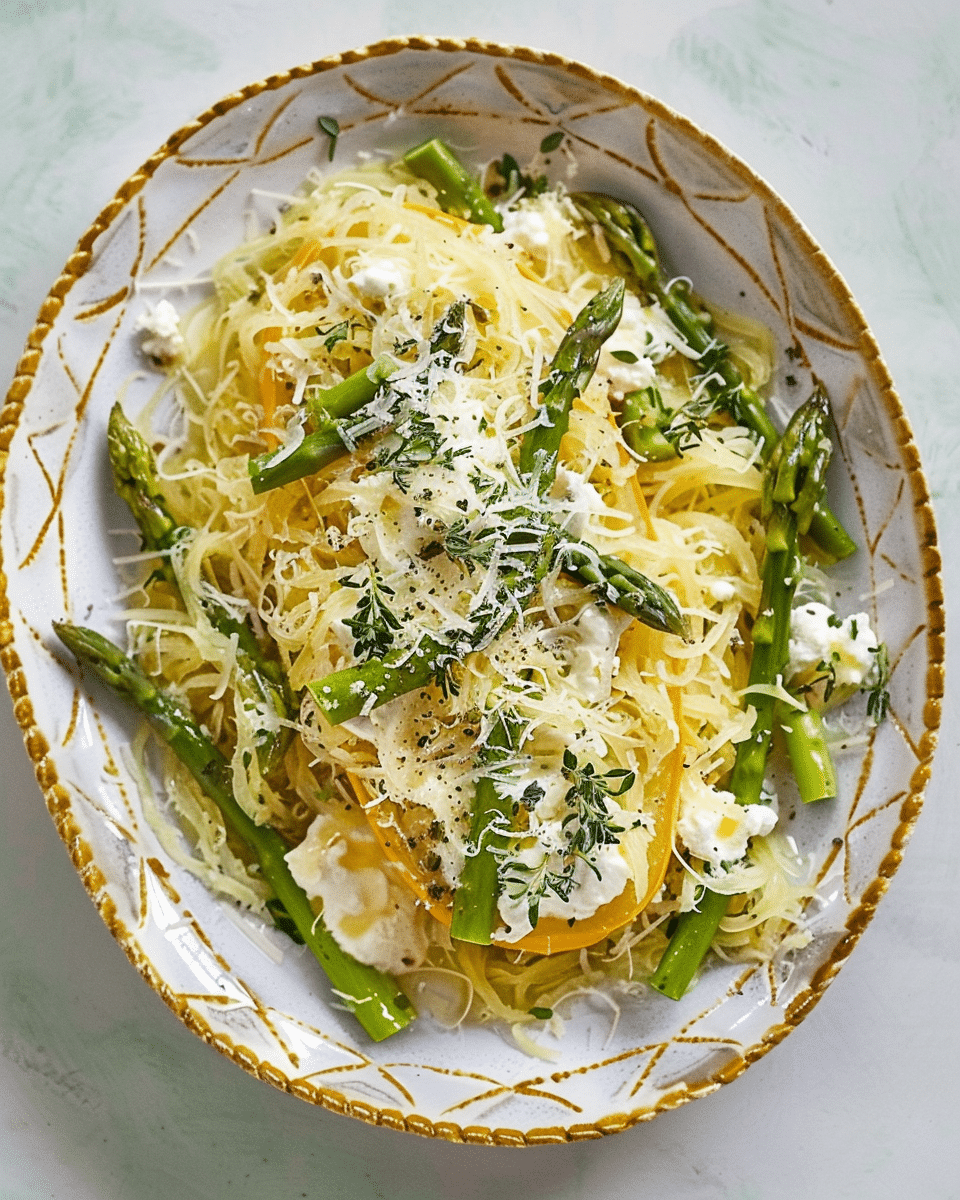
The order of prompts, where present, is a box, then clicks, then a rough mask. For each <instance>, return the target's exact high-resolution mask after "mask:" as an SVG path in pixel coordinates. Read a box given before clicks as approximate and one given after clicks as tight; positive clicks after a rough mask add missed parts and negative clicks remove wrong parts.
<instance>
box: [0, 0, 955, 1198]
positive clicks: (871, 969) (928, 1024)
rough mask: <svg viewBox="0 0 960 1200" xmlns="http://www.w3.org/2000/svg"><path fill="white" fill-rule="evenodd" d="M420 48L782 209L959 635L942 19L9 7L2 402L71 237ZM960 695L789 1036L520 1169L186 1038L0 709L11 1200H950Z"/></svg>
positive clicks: (527, 7) (533, 6)
mask: <svg viewBox="0 0 960 1200" xmlns="http://www.w3.org/2000/svg"><path fill="white" fill-rule="evenodd" d="M668 7H669V12H667V11H666V10H667V8H668ZM412 33H427V34H438V35H439V34H442V35H452V36H475V37H483V38H489V39H491V40H495V41H502V42H512V43H520V44H524V45H529V46H535V47H538V48H542V49H549V50H554V51H557V52H559V53H561V54H565V55H567V56H569V57H574V58H579V59H581V60H582V61H585V62H587V63H589V64H590V65H591V66H593V67H595V68H597V69H599V70H603V71H606V72H609V73H610V74H613V75H617V76H619V77H620V78H622V79H624V80H625V81H626V82H628V83H630V84H633V85H634V86H637V87H640V88H642V89H644V90H646V91H648V92H651V93H653V94H654V95H656V96H657V97H659V98H660V99H661V100H664V101H665V102H667V103H668V104H670V105H672V106H673V107H674V108H676V109H678V110H679V111H680V112H682V113H684V114H685V115H686V116H689V117H690V118H692V119H693V120H694V121H695V122H697V123H698V124H700V125H701V126H702V127H703V128H705V129H707V130H708V131H709V132H711V133H713V134H714V135H715V136H717V137H719V138H720V140H721V141H723V142H725V143H726V144H727V145H728V146H729V147H730V149H731V150H733V151H734V152H735V153H736V154H738V155H739V156H740V157H742V158H744V159H746V160H747V162H749V163H750V164H751V165H752V166H753V167H754V168H755V169H756V170H757V171H759V173H760V174H761V175H763V176H765V178H766V179H767V180H768V181H769V182H770V183H771V184H772V185H773V186H774V187H775V188H776V189H777V190H778V191H779V192H780V194H781V195H782V196H783V197H784V199H785V200H786V201H787V202H788V203H789V204H790V205H791V206H792V207H793V208H794V210H795V211H796V212H797V213H798V214H799V215H800V217H801V219H802V220H803V221H804V222H805V223H806V225H807V226H808V227H809V228H810V230H811V231H812V232H813V234H814V236H815V237H816V238H817V240H818V241H819V242H820V244H821V245H822V246H823V248H824V249H825V250H826V252H827V254H828V255H829V256H830V257H831V258H832V259H833V261H834V262H835V264H836V265H837V266H838V267H839V269H840V271H841V273H842V274H843V275H844V276H845V277H846V279H847V282H848V283H849V284H850V286H851V288H852V290H853V293H854V295H855V296H856V297H857V298H858V300H859V302H860V305H861V307H862V309H863V311H864V313H865V315H866V317H867V320H868V322H869V323H870V324H871V326H872V328H873V330H874V333H875V334H876V335H877V338H878V340H879V343H880V346H881V348H882V350H883V353H884V356H885V358H886V360H887V362H888V364H889V366H890V368H891V371H892V373H893V376H894V379H895V380H896V382H897V385H898V389H899V391H900V395H901V397H902V399H903V402H904V405H905V407H906V409H907V413H908V415H909V417H910V419H911V422H912V424H913V427H914V431H915V433H916V436H917V440H918V442H919V444H920V449H921V453H922V456H923V459H924V463H925V467H926V471H927V477H928V480H929V483H930V487H931V490H932V492H933V495H934V500H935V505H936V508H937V516H938V522H939V527H940V536H941V548H942V552H943V555H944V560H945V582H946V590H947V600H948V638H949V635H950V633H951V626H950V624H949V617H950V612H951V607H952V601H953V597H954V595H955V594H957V589H958V585H960V561H958V560H957V556H956V547H957V544H958V538H960V531H958V521H960V492H958V487H957V482H956V481H957V478H958V475H960V399H958V396H957V390H956V380H957V378H958V365H960V328H958V327H960V6H958V5H957V4H956V0H927V2H926V3H925V4H924V5H923V6H922V7H920V8H919V9H915V7H914V5H913V4H912V3H906V2H898V0H742V2H740V3H720V2H717V0H670V3H669V4H668V3H667V2H666V0H632V2H631V0H605V2H604V3H603V4H602V5H597V4H589V5H588V4H587V3H585V2H583V0H581V3H578V4H573V3H570V0H510V2H507V0H484V3H483V4H473V5H469V6H468V5H454V4H451V3H450V2H449V0H341V2H339V3H332V2H331V0H272V2H269V3H268V2H267V0H34V2H33V3H29V2H27V0H0V392H2V391H3V390H5V388H6V385H7V383H8V382H9V380H10V378H11V377H12V375H13V371H14V367H15V364H16V360H17V358H18V357H19V354H20V350H21V347H22V345H23V342H24V339H25V338H26V335H27V333H28V331H29V329H30V327H31V326H32V324H33V320H34V316H35V313H36V311H37V309H38V307H39V305H40V304H41V302H42V300H43V298H44V296H45V295H46V292H47V291H48V289H49V287H50V285H51V284H52V282H53V280H54V279H55V278H56V276H57V274H58V273H59V270H60V267H61V266H62V264H63V262H64V261H65V260H66V258H67V256H68V255H69V253H70V251H71V250H72V248H73V245H74V243H75V242H76V240H77V238H78V237H79V236H80V234H81V233H82V232H83V230H84V229H85V228H86V227H87V226H88V225H89V224H90V222H91V221H92V220H93V218H94V217H95V216H96V214H97V213H98V212H99V210H100V208H101V207H102V206H103V204H105V203H106V201H107V200H108V199H109V198H110V197H111V196H112V194H113V192H114V191H115V189H116V188H117V186H118V185H119V184H120V183H121V182H122V181H123V179H125V178H126V177H127V176H128V175H129V174H130V173H131V172H132V171H133V170H135V169H136V167H138V166H139V164H140V163H141V162H142V161H143V160H144V159H146V158H147V157H148V156H149V155H150V154H151V153H152V152H153V151H154V150H155V149H156V148H157V146H159V145H160V143H161V142H163V141H164V140H165V139H166V137H167V135H168V134H169V133H171V132H172V131H173V130H174V129H175V128H177V127H179V126H180V125H181V124H183V123H184V122H186V121H187V120H189V119H190V118H191V117H193V116H194V115H195V114H196V113H198V112H200V111H201V110H203V109H205V108H207V107H208V106H209V105H210V104H211V103H212V102H213V101H215V100H216V99H218V98H219V97H220V96H221V95H223V94H225V93H227V92H229V91H231V90H233V89H235V88H237V87H240V86H242V85H243V84H245V83H248V82H250V81H252V80H254V79H258V78H261V77H263V76H265V75H268V74H270V73H271V72H274V71H281V70H284V69H285V68H287V67H290V66H293V65H294V64H297V63H301V62H307V61H310V60H312V59H316V58H320V57H322V56H323V55H325V54H330V53H334V52H336V51H340V50H344V49H348V48H351V47H355V46H361V45H364V44H366V43H369V42H372V41H376V40H378V39H379V38H382V37H386V36H390V35H393V34H412ZM951 679H952V673H950V674H948V698H947V703H946V706H945V710H944V720H943V728H942V733H941V740H940V750H939V753H938V758H937V762H936V765H935V768H934V774H933V780H932V782H931V785H930V787H929V789H928V794H927V803H926V808H925V811H924V813H923V815H922V817H921V820H920V823H919V825H918V828H917V831H916V833H915V835H914V837H913V840H912V842H911V844H910V846H909V847H908V850H907V854H906V859H905V862H904V865H903V867H902V868H901V870H900V872H899V874H898V875H897V876H896V877H895V879H894V880H893V883H892V885H891V888H890V891H889V893H888V895H887V897H886V899H885V900H884V902H883V903H882V904H881V907H880V910H879V912H878V915H877V917H876V918H875V919H874V922H873V924H872V925H871V926H870V928H869V929H868V931H867V932H866V934H865V935H864V937H863V938H862V940H861V942H860V945H859V946H858V948H857V950H856V952H855V954H854V955H853V957H852V958H851V960H850V961H849V962H848V963H847V965H846V966H845V967H844V969H843V971H842V972H841V974H840V977H839V978H838V979H837V981H836V982H835V983H834V984H833V985H832V987H831V988H830V989H829V991H828V992H827V994H826V996H825V998H824V999H823V1000H822V1001H821V1003H820V1005H819V1006H818V1007H817V1008H816V1009H815V1010H814V1012H813V1013H812V1015H811V1016H810V1017H808V1018H807V1020H806V1021H805V1023H804V1024H803V1025H801V1026H800V1028H799V1029H798V1030H797V1031H796V1032H795V1033H793V1034H792V1035H791V1036H790V1037H789V1038H788V1039H787V1041H786V1042H784V1043H783V1044H782V1045H781V1046H779V1047H777V1048H776V1049H775V1050H774V1051H773V1052H772V1053H771V1054H769V1055H768V1056H767V1057H766V1058H764V1059H762V1060H761V1061H760V1062H758V1063H757V1064H755V1065H754V1066H753V1067H751V1068H750V1070H749V1071H748V1072H747V1073H746V1074H745V1075H744V1076H742V1077H741V1078H740V1079H739V1080H738V1081H736V1082H735V1083H733V1084H731V1085H729V1086H728V1087H726V1088H724V1089H722V1090H721V1091H720V1092H717V1093H715V1094H714V1095H712V1096H709V1097H707V1098H705V1099H703V1100H698V1101H696V1102H695V1103H693V1104H691V1105H688V1106H687V1107H685V1108H683V1109H680V1110H678V1111H677V1112H674V1113H668V1114H666V1115H664V1116H661V1117H659V1118H657V1119H656V1120H655V1121H654V1122H653V1123H652V1124H650V1125H645V1126H640V1127H638V1128H637V1129H635V1130H632V1131H630V1132H628V1133H625V1134H621V1135H619V1136H617V1137H615V1138H607V1139H604V1140H603V1141H601V1142H594V1143H589V1144H585V1145H581V1146H558V1147H546V1148H540V1149H528V1150H521V1151H509V1150H490V1149H479V1148H472V1147H463V1146H448V1145H444V1144H440V1143H436V1142H430V1141H426V1140H423V1139H420V1138H415V1137H412V1136H409V1135H399V1134H394V1133H391V1132H389V1131H387V1130H379V1129H371V1128H368V1127H367V1126H364V1125H362V1124H360V1123H359V1122H355V1121H349V1120H347V1119H345V1118H339V1117H335V1116H333V1115H331V1114H329V1113H326V1112H323V1111H321V1110H318V1109H313V1108H310V1107H308V1106H307V1105H305V1104H303V1103H302V1102H301V1101H298V1100H294V1099H292V1098H290V1097H287V1096H284V1095H281V1094H280V1093H278V1092H275V1091H274V1090H273V1089H271V1088H269V1087H267V1086H266V1085H265V1084H262V1083H259V1082H258V1081H256V1080H254V1079H252V1078H250V1077H248V1076H247V1075H245V1074H244V1073H243V1072H242V1071H240V1070H239V1068H237V1067H235V1066H234V1065H233V1064H231V1063H229V1062H228V1061H226V1060H224V1059H222V1058H221V1057H220V1056H219V1055H217V1054H216V1053H215V1052H213V1051H212V1050H209V1049H207V1048H206V1047H205V1046H203V1045H202V1044H201V1043H200V1042H199V1041H198V1040H197V1039H196V1038H195V1037H194V1036H193V1035H192V1034H190V1033H188V1032H187V1030H186V1029H184V1028H183V1027H182V1026H181V1025H180V1024H179V1023H178V1022H177V1020H176V1019H175V1018H174V1017H173V1016H172V1014H170V1013H169V1012H168V1010H167V1009H166V1008H165V1007H164V1006H163V1004H162V1003H161V1002H160V1000H159V999H157V998H156V997H155V996H154V995H153V993H152V992H150V991H149V989H148V988H147V987H146V986H145V985H144V984H143V983H142V982H141V981H140V979H139V978H138V977H137V975H136V974H135V972H134V971H133V970H132V969H131V968H130V967H129V965H128V964H127V961H126V959H125V957H124V956H123V954H122V952H121V951H120V950H119V948H118V947H117V946H116V945H115V944H114V942H113V941H112V939H111V938H110V936H109V934H108V933H107V931H106V929H105V928H104V927H103V925H102V924H101V922H100V919H99V917H98V916H97V915H96V913H95V911H94V909H93V907H92V905H91V904H90V902H89V900H88V899H87V897H86V894H85V893H84V891H83V888H82V887H81V885H80V882H79V880H78V879H77V877H76V875H75V874H74V871H73V868H72V866H71V865H70V862H69V859H68V857H67V854H66V852H65V850H64V848H63V846H62V845H61V843H60V841H59V839H58V838H57V835H56V833H55V831H54V828H53V825H52V822H51V821H50V819H49V817H48V816H47V814H46V811H45V809H44V807H43V804H42V801H41V799H40V796H39V792H38V789H37V787H36V785H35V783H34V780H33V776H32V773H31V771H30V768H29V764H28V762H27V758H26V755H25V753H24V752H23V750H22V748H21V743H20V736H19V731H18V730H17V728H16V726H15V725H14V722H13V719H12V717H11V715H10V705H9V700H8V699H7V697H6V695H5V693H4V694H3V696H2V700H0V705H2V711H0V739H2V741H0V754H2V758H0V762H2V774H0V1200H40V1198H45V1197H53V1198H55V1200H161V1198H163V1200H201V1198H202V1200H220V1198H221V1197H224V1198H226V1197H230V1198H231V1200H253V1198H254V1197H256V1198H257V1200H287V1198H291V1200H295V1198H298V1197H309V1198H310V1200H318V1198H326V1197H331V1198H332V1197H343V1198H345V1200H445V1198H447V1197H450V1198H453V1197H457V1198H461V1197H462V1198H463V1200H501V1197H503V1198H509V1197H512V1196H514V1195H516V1194H520V1195H522V1196H523V1197H524V1200H628V1198H629V1200H646V1198H647V1197H657V1198H658V1200H659V1198H660V1197H669V1198H671V1200H794V1198H796V1200H801V1198H802V1200H811V1198H814V1197H816V1198H817V1200H843V1198H846V1197H851V1198H855V1200H860V1198H861V1197H869V1198H870V1200H887V1198H890V1200H893V1198H897V1200H900V1198H905V1200H912V1198H913V1197H922V1198H923V1200H942V1198H946V1197H960V1137H958V1125H960V1121H958V1112H960V1052H958V1051H960V1034H958V1029H957V1021H958V1015H960V1013H958V996H960V915H958V911H960V896H958V888H957V886H956V880H957V877H958V864H960V806H958V804H957V801H956V779H957V776H958V774H960V751H958V745H960V737H958V734H957V728H958V717H960V713H958V706H957V703H956V701H955V700H954V699H953V697H951V695H950V687H949V684H950V681H951ZM951 780H952V781H953V783H951Z"/></svg>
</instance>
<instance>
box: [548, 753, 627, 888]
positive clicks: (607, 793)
mask: <svg viewBox="0 0 960 1200" xmlns="http://www.w3.org/2000/svg"><path fill="white" fill-rule="evenodd" d="M563 774H564V777H565V778H566V779H568V780H569V782H570V784H571V787H570V790H569V791H568V792H567V794H566V796H565V797H564V800H565V802H566V804H568V805H569V806H570V808H571V809H572V811H571V812H569V813H568V814H567V816H565V817H564V819H563V822H562V826H563V828H564V829H565V830H567V831H568V835H569V838H570V840H569V843H568V853H569V854H570V855H572V856H574V857H576V858H582V859H583V860H584V861H585V862H589V859H588V858H587V855H588V854H590V853H591V851H593V850H595V849H596V848H597V847H598V846H612V845H615V844H616V843H617V842H618V841H619V838H618V836H617V835H618V834H621V833H623V832H624V828H623V826H621V825H614V824H613V821H614V820H615V819H616V817H615V816H614V815H613V814H611V812H610V809H609V807H608V805H607V801H608V799H610V798H614V797H617V796H622V795H623V794H624V793H625V792H628V791H629V790H630V789H631V788H632V787H633V785H634V783H636V778H637V777H636V775H635V774H634V773H633V771H627V770H625V769H624V768H622V767H618V768H616V769H615V770H612V771H607V772H606V774H604V775H598V774H597V770H596V767H594V765H593V763H591V762H587V763H585V764H584V765H583V766H580V764H579V763H578V762H577V757H576V755H575V754H574V753H573V751H572V750H564V752H563ZM617 815H619V814H617ZM590 865H591V866H592V865H593V864H592V863H591V864H590ZM594 869H595V868H594Z"/></svg>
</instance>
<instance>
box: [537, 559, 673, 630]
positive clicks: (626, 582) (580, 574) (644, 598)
mask: <svg viewBox="0 0 960 1200" xmlns="http://www.w3.org/2000/svg"><path fill="white" fill-rule="evenodd" d="M560 553H561V558H562V562H563V567H564V570H567V571H570V572H571V573H572V574H573V575H575V576H576V577H577V578H578V579H579V580H580V581H581V582H582V583H585V584H587V585H588V586H589V587H591V588H593V590H594V591H595V592H596V594H597V595H598V596H599V597H600V598H601V599H603V600H606V602H607V603H608V604H613V605H616V607H617V608H621V609H623V611H624V612H626V613H629V614H630V615H631V616H632V617H636V618H637V620H638V621H641V622H642V623H643V624H644V625H647V626H649V627H650V628H651V629H659V630H660V631H661V632H662V633H673V634H676V636H677V637H681V638H683V639H684V641H686V640H687V639H688V638H689V636H690V626H689V622H688V621H687V618H686V617H685V616H684V615H683V613H682V612H681V611H680V607H679V605H678V604H677V601H676V599H675V597H674V596H673V595H671V593H670V592H668V591H667V589H666V588H664V587H661V586H660V584H658V583H654V581H653V580H652V579H648V578H647V576H646V575H643V574H641V572H640V571H637V570H635V569H634V568H633V567H631V566H629V565H628V564H627V563H625V562H624V561H623V560H622V559H619V558H615V557H614V556H613V555H612V554H597V552H596V551H595V550H594V549H593V547H592V546H589V545H587V544H586V543H584V542H567V543H565V544H564V545H563V547H562V549H561V552H560Z"/></svg>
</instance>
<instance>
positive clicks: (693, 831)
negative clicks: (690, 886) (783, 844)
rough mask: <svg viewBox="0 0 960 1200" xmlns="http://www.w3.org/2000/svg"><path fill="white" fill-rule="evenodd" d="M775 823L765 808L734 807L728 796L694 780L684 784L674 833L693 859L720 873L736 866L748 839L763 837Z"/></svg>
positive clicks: (686, 780)
mask: <svg viewBox="0 0 960 1200" xmlns="http://www.w3.org/2000/svg"><path fill="white" fill-rule="evenodd" d="M776 823H777V814H776V812H775V811H774V810H773V809H772V808H771V807H770V806H769V805H767V804H738V803H737V801H736V797H735V796H734V795H733V793H732V792H723V791H718V790H717V789H716V788H713V787H710V786H709V784H706V783H704V782H703V781H702V780H701V779H700V778H699V777H698V776H696V775H694V776H693V778H692V779H689V780H688V779H685V780H684V788H683V799H682V803H681V808H680V819H679V821H678V822H677V833H678V834H679V835H680V838H681V840H682V841H683V844H684V845H685V846H686V847H687V849H688V850H689V851H690V853H691V854H693V855H694V856H695V857H696V858H701V859H703V861H704V862H708V863H710V865H711V866H712V867H713V868H714V869H715V870H720V868H721V864H722V863H734V862H739V860H740V859H741V858H743V856H744V855H745V854H746V852H747V846H748V844H749V842H750V838H751V837H756V836H760V837H765V836H766V835H767V834H768V833H770V831H771V830H772V829H773V827H774V825H776Z"/></svg>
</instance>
